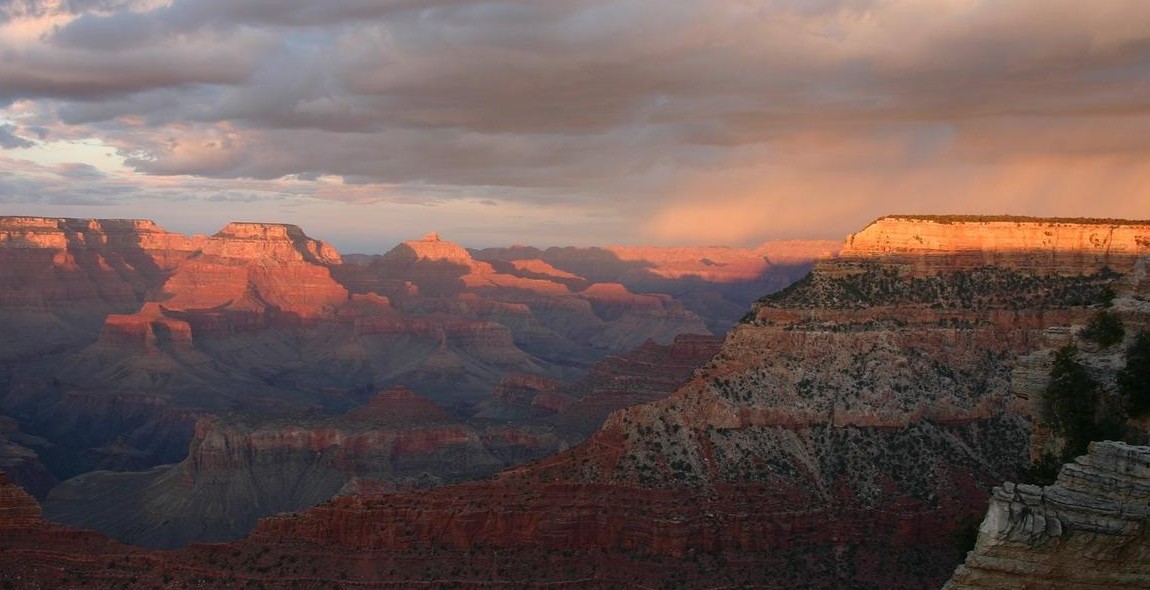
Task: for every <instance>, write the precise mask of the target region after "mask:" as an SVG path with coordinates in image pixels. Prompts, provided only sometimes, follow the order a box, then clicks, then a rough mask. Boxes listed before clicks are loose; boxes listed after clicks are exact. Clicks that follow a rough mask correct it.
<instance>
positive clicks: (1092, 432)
mask: <svg viewBox="0 0 1150 590" xmlns="http://www.w3.org/2000/svg"><path fill="white" fill-rule="evenodd" d="M1044 397H1045V400H1046V406H1047V409H1048V411H1049V416H1050V423H1051V424H1050V425H1051V426H1052V427H1053V428H1054V430H1055V431H1056V432H1057V433H1058V434H1060V435H1062V436H1063V437H1064V438H1065V439H1066V448H1065V449H1064V451H1063V456H1068V457H1075V456H1078V455H1081V454H1084V453H1085V452H1086V448H1087V445H1089V444H1090V441H1092V440H1095V439H1096V438H1097V437H1098V436H1099V435H1100V434H1101V433H1100V431H1099V428H1098V426H1097V424H1096V423H1095V414H1096V412H1097V407H1098V383H1097V382H1096V381H1094V379H1093V378H1092V377H1091V376H1090V373H1089V372H1088V371H1087V370H1086V367H1084V366H1083V365H1082V363H1080V362H1078V349H1077V348H1076V347H1075V346H1074V345H1067V346H1064V347H1062V348H1060V349H1059V350H1058V352H1056V353H1055V354H1054V365H1053V366H1052V367H1051V369H1050V383H1049V384H1048V385H1047V386H1046V392H1045V396H1044Z"/></svg>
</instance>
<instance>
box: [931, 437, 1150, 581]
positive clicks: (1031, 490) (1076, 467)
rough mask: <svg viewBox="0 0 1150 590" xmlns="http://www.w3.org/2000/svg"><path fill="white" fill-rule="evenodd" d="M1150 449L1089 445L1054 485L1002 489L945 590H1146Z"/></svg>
mask: <svg viewBox="0 0 1150 590" xmlns="http://www.w3.org/2000/svg"><path fill="white" fill-rule="evenodd" d="M1148 535H1150V447H1139V446H1130V445H1127V444H1124V443H1120V442H1111V441H1107V442H1095V443H1091V444H1090V452H1089V453H1088V454H1086V455H1084V456H1082V457H1079V458H1078V459H1076V460H1075V461H1074V462H1073V463H1069V464H1067V465H1065V466H1064V467H1063V468H1062V470H1061V472H1060V473H1059V475H1058V481H1057V483H1055V484H1054V485H1051V486H1046V487H1039V486H1034V485H1025V484H1013V483H1006V484H1004V485H1002V486H1001V487H996V488H995V489H994V492H993V494H991V497H990V507H989V508H988V509H987V513H986V518H985V519H984V520H983V521H982V524H981V526H979V532H978V541H977V544H976V545H975V548H974V550H973V551H971V552H970V553H969V554H968V555H967V557H966V562H965V563H964V564H963V565H961V566H959V567H958V569H957V570H956V571H955V572H954V576H953V577H952V578H951V580H950V581H949V582H947V584H946V585H945V586H944V588H945V589H946V590H975V589H1006V588H1039V587H1041V588H1066V589H1069V590H1085V589H1087V588H1090V589H1094V588H1150V538H1148Z"/></svg>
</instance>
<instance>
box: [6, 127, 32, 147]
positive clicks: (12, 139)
mask: <svg viewBox="0 0 1150 590" xmlns="http://www.w3.org/2000/svg"><path fill="white" fill-rule="evenodd" d="M34 145H36V142H34V141H31V140H29V139H25V138H23V137H20V136H19V135H16V126H15V125H0V149H5V150H10V149H15V148H29V147H32V146H34Z"/></svg>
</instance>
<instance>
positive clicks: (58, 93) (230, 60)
mask: <svg viewBox="0 0 1150 590" xmlns="http://www.w3.org/2000/svg"><path fill="white" fill-rule="evenodd" d="M0 14H2V15H3V16H0V53H2V54H3V55H4V56H5V59H3V60H0V104H9V105H10V106H9V109H10V110H11V109H16V108H19V109H20V111H19V114H20V116H21V117H22V118H21V119H20V120H19V122H20V125H21V128H22V129H26V130H27V129H31V128H37V129H42V130H43V137H51V138H53V139H61V138H73V139H78V138H84V137H91V138H96V139H98V140H99V141H101V142H103V143H104V144H107V145H111V146H114V147H115V148H117V149H118V150H119V151H120V154H121V155H122V157H123V159H124V162H125V163H126V164H127V165H128V166H130V167H131V168H132V169H134V170H135V171H136V172H138V173H139V174H138V176H137V177H136V180H134V181H133V182H141V183H142V182H144V181H143V180H141V179H152V180H155V179H162V178H169V179H171V181H172V182H180V183H182V182H186V181H188V180H187V179H200V180H202V181H203V182H204V183H206V184H210V185H212V186H219V187H222V186H224V183H226V182H228V181H232V182H234V183H236V184H237V185H241V184H243V183H246V182H256V183H270V184H269V186H270V185H275V186H276V187H280V186H281V185H282V186H291V187H293V188H292V189H291V190H297V189H298V188H299V187H300V186H302V185H307V187H308V188H307V189H305V190H304V191H303V192H305V193H306V194H308V195H310V197H311V198H316V199H322V200H325V201H339V200H343V201H347V202H349V203H358V204H363V203H406V202H420V201H429V202H434V203H439V204H444V203H451V202H455V203H463V202H469V203H476V202H481V201H483V200H493V201H495V202H498V203H499V204H500V205H508V204H512V203H514V204H520V205H524V206H527V205H529V206H532V207H537V208H541V209H540V210H541V211H551V212H553V213H554V214H555V215H556V216H566V217H567V218H571V219H578V220H579V222H580V223H585V222H587V220H588V219H591V218H595V216H599V215H607V213H605V212H613V214H614V215H615V217H617V218H618V220H619V221H618V223H613V224H612V226H611V227H613V228H614V227H623V226H630V227H638V228H641V231H638V232H635V233H633V234H632V235H630V236H628V237H629V238H635V239H639V238H642V239H649V240H686V239H691V238H692V234H691V231H694V232H696V233H697V234H706V237H705V238H704V237H703V236H702V235H699V236H697V237H698V239H705V240H707V241H714V242H720V241H731V240H745V241H752V242H753V241H757V240H760V239H762V238H763V237H765V236H766V235H777V234H781V233H785V234H789V235H801V234H802V233H803V232H806V233H807V234H810V233H812V232H823V234H824V235H825V234H826V233H829V232H835V233H844V232H845V231H846V230H849V229H852V228H854V227H856V226H858V225H860V224H861V223H865V221H866V220H868V218H869V217H874V216H877V215H880V214H883V213H891V212H897V211H899V210H907V209H912V210H915V211H923V212H932V211H937V212H950V211H954V210H956V209H962V210H964V211H966V210H970V211H980V210H987V211H989V210H991V209H995V210H994V211H993V212H1005V213H1027V214H1040V215H1041V214H1061V213H1067V214H1075V215H1077V214H1079V213H1080V210H1086V211H1084V212H1085V213H1086V214H1091V211H1089V209H1092V208H1093V209H1097V210H1098V211H1097V212H1096V213H1097V214H1107V215H1109V214H1115V215H1118V216H1150V211H1148V210H1147V209H1146V205H1143V203H1147V202H1150V194H1147V192H1146V187H1147V184H1146V178H1147V177H1148V176H1150V172H1147V171H1144V170H1143V168H1144V167H1143V166H1138V165H1137V162H1139V161H1145V160H1144V158H1145V156H1146V154H1147V150H1148V148H1150V135H1148V134H1147V133H1146V131H1150V129H1148V128H1147V127H1148V124H1147V121H1150V107H1148V106H1147V105H1150V57H1147V56H1150V28H1148V27H1146V26H1145V23H1147V22H1150V3H1146V2H1142V1H1141V0H1098V1H1096V2H1091V3H1089V4H1085V3H1081V2H1075V1H1071V0H1003V1H1001V2H994V3H988V2H980V1H974V0H932V1H930V2H907V1H902V0H817V1H814V0H812V1H799V0H739V1H734V0H731V1H722V2H707V3H700V2H688V1H686V0H683V1H678V0H671V1H666V0H614V1H608V0H562V1H556V2H546V3H540V2H526V1H514V0H506V1H500V2H495V1H488V0H384V1H378V0H332V1H331V2H325V3H322V4H317V3H315V2H310V1H306V0H278V1H274V2H273V1H269V0H198V1H192V0H172V1H170V2H160V1H158V0H157V1H153V0H87V1H79V0H71V1H67V0H56V1H52V2H50V1H42V2H36V1H32V0H22V1H14V2H9V3H7V4H6V5H5V7H4V8H3V9H2V12H0ZM12 120H16V119H15V118H12ZM11 133H12V131H11V130H9V131H8V135H11ZM3 137H6V136H5V135H3V132H0V141H2V138H3ZM23 141H27V140H23ZM292 179H294V180H292ZM152 180H149V181H148V182H152ZM157 182H158V180H157ZM292 182H295V183H302V185H300V184H292ZM148 186H152V185H148ZM1071 189H1073V190H1071ZM271 190H272V192H274V191H275V190H279V188H274V189H271ZM1075 191H1077V192H1075ZM1098 192H1102V193H1105V194H1107V195H1109V197H1108V199H1106V200H1105V202H1100V201H1099V200H1098V199H1097V198H1095V195H1096V194H1097V193H1098ZM241 193H242V194H256V195H264V194H268V193H263V192H260V191H256V192H250V191H249V192H243V191H240V192H237V193H235V194H241ZM220 194H232V193H227V192H225V193H220ZM293 194H295V193H293ZM229 198H231V197H229ZM243 198H247V197H243ZM458 206H460V207H462V205H458ZM572 207H575V208H582V209H579V210H581V211H585V212H587V216H571V212H572V209H571V208H572ZM487 209H488V210H489V211H490V212H491V213H492V214H494V213H495V212H496V211H497V210H505V209H507V207H506V206H501V207H493V208H487ZM1103 209H1104V210H1105V211H1102V210H1103ZM764 211H765V212H769V214H766V213H763V212H764ZM537 221H538V220H537ZM572 223H575V222H574V221H572ZM603 231H608V229H604V230H603ZM610 231H615V230H613V229H611V230H610ZM724 238H726V239H725V240H724Z"/></svg>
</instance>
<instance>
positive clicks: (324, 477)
mask: <svg viewBox="0 0 1150 590" xmlns="http://www.w3.org/2000/svg"><path fill="white" fill-rule="evenodd" d="M557 446H558V439H557V438H556V437H555V435H554V434H551V433H550V432H548V431H546V430H541V429H532V428H529V427H522V428H510V427H509V428H506V429H502V430H500V431H499V432H488V431H486V430H484V429H483V428H476V427H473V426H470V425H468V424H465V423H463V422H461V421H460V420H459V419H457V418H454V417H452V416H450V415H449V414H448V413H447V412H445V411H444V410H443V409H441V408H440V407H439V406H437V405H435V404H434V403H432V402H431V401H429V400H427V399H425V398H422V397H420V396H418V395H415V394H414V393H413V392H412V391H410V390H408V389H406V388H395V389H387V390H383V391H381V392H379V393H378V394H377V395H376V396H375V397H373V398H372V399H371V400H370V401H369V402H368V404H367V405H365V406H363V407H361V408H357V409H354V410H352V411H351V412H348V413H347V414H346V415H344V416H342V417H339V418H335V419H329V420H314V419H299V418H296V419H293V420H290V421H284V420H276V421H271V422H264V423H259V422H257V423H251V422H250V421H243V420H239V419H231V420H225V419H219V418H211V419H202V420H200V421H199V422H198V423H197V425H196V431H195V435H194V437H193V439H192V442H191V445H190V449H189V452H188V457H187V459H185V460H184V461H182V462H181V463H179V464H177V465H175V466H171V467H162V468H156V469H152V470H150V471H145V472H136V473H112V472H96V473H90V474H87V475H82V476H79V477H76V478H73V479H70V480H68V481H66V482H64V483H63V484H61V485H60V486H58V487H56V488H55V489H54V490H53V491H52V493H51V494H50V495H49V496H48V499H47V500H46V502H45V510H46V514H47V515H48V517H49V518H51V519H53V520H57V521H60V522H63V523H66V524H70V525H74V526H77V527H81V528H92V529H97V530H100V531H103V532H105V533H107V534H108V535H109V536H111V537H113V538H115V539H117V540H120V541H124V542H129V543H132V544H136V545H143V546H149V547H160V548H172V547H179V546H182V545H185V544H187V543H188V542H191V541H221V540H229V539H235V538H237V537H239V536H241V535H243V534H245V533H247V532H248V531H249V530H250V529H251V527H252V526H253V525H254V524H255V522H256V520H257V519H258V518H260V517H264V516H268V515H271V514H274V513H275V512H282V511H290V510H299V509H302V508H306V507H308V506H311V505H314V504H317V503H319V502H322V501H324V500H327V499H329V498H331V497H332V496H334V495H336V494H338V493H341V491H345V490H349V489H350V490H362V489H371V490H374V491H376V492H380V491H390V492H395V491H402V490H412V489H417V488H426V487H430V486H433V485H439V484H442V483H444V482H452V481H459V480H465V479H470V478H475V477H480V476H484V475H489V474H491V473H493V472H495V471H497V470H498V469H501V468H503V467H506V466H507V465H508V464H510V461H511V460H515V461H516V462H522V461H525V460H529V459H534V458H538V457H540V456H543V455H545V454H548V453H551V452H554V451H555V450H556V447H557ZM94 508H97V509H94Z"/></svg>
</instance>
